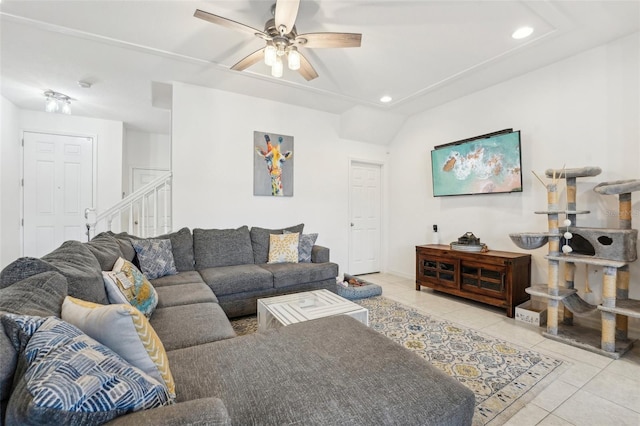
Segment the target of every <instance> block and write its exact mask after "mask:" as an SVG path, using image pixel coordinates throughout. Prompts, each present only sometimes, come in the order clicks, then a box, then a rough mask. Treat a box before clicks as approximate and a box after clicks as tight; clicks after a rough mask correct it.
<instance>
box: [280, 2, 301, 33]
mask: <svg viewBox="0 0 640 426" xmlns="http://www.w3.org/2000/svg"><path fill="white" fill-rule="evenodd" d="M298 7H300V0H277V1H276V12H275V15H274V17H275V20H276V29H277V30H278V31H279V32H280V34H281V35H284V34H289V33H290V32H291V30H292V29H293V25H294V24H295V23H296V17H297V16H298ZM282 27H285V28H284V30H283V29H281V28H282Z"/></svg>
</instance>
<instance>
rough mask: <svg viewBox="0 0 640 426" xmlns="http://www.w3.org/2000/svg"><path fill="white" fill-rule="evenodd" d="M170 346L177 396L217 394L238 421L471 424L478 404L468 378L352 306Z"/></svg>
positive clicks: (232, 416)
mask: <svg viewBox="0 0 640 426" xmlns="http://www.w3.org/2000/svg"><path fill="white" fill-rule="evenodd" d="M168 355H169V362H170V363H171V365H172V368H173V372H174V374H175V375H176V377H180V381H181V383H182V384H183V386H182V387H181V389H180V390H179V392H178V398H177V400H178V401H188V400H192V399H198V398H202V397H205V396H214V397H217V398H220V399H222V400H223V401H224V402H225V405H226V407H227V411H228V412H229V416H230V417H231V418H232V419H233V423H234V424H239V425H253V424H263V425H285V424H286V425H293V424H304V425H328V424H330V425H385V424H397V425H419V424H420V425H470V424H471V419H472V417H473V412H474V405H475V404H474V403H475V400H474V395H473V392H471V391H470V390H469V389H467V388H466V387H465V386H464V385H462V384H461V383H459V382H458V381H457V380H455V379H453V378H451V377H449V376H448V375H446V374H445V373H443V372H442V371H440V370H438V369H437V368H436V367H434V366H432V365H431V364H429V363H428V362H426V361H425V360H424V359H422V358H420V357H419V356H418V355H416V354H414V353H412V352H411V351H409V350H407V349H406V348H404V347H402V346H401V345H398V344H397V343H396V342H394V341H392V340H391V339H389V338H387V337H385V336H383V335H382V334H380V333H378V332H377V331H375V330H372V329H370V328H368V327H366V326H365V325H363V324H361V323H360V322H358V321H357V320H355V319H353V318H351V317H348V316H346V315H338V316H335V317H329V318H322V319H318V320H315V321H306V322H303V323H299V324H293V325H290V326H287V327H282V328H280V329H277V330H274V331H271V332H267V333H255V334H251V335H248V336H243V337H241V338H238V339H229V340H224V341H221V342H217V343H215V344H208V345H201V346H195V347H191V348H186V349H181V350H177V351H172V352H170V353H169V354H168ZM201 365H207V366H209V368H206V369H202V368H200V367H199V366H201ZM372 372H374V374H372ZM274 386H278V392H274Z"/></svg>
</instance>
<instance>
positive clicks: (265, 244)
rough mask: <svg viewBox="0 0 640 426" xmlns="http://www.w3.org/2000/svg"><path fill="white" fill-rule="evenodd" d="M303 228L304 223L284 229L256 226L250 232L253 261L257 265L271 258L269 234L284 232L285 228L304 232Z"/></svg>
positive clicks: (290, 230)
mask: <svg viewBox="0 0 640 426" xmlns="http://www.w3.org/2000/svg"><path fill="white" fill-rule="evenodd" d="M303 229H304V223H301V224H299V225H295V226H290V227H288V228H284V229H265V228H260V227H257V226H254V227H253V228H251V232H250V233H249V234H250V237H251V246H252V249H253V262H254V263H255V264H256V265H261V264H263V263H267V261H268V260H269V235H271V234H282V233H283V232H284V231H285V230H286V231H289V232H298V233H300V234H302V230H303Z"/></svg>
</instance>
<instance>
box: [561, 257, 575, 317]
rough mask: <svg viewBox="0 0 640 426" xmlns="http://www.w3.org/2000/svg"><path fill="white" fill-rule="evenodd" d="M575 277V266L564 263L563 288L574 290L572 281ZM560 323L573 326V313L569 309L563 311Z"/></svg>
mask: <svg viewBox="0 0 640 426" xmlns="http://www.w3.org/2000/svg"><path fill="white" fill-rule="evenodd" d="M575 275H576V264H575V263H571V262H565V264H564V286H565V287H566V288H569V289H572V288H574V279H575ZM562 323H563V324H565V325H573V312H571V311H570V310H569V309H565V310H564V319H563V320H562Z"/></svg>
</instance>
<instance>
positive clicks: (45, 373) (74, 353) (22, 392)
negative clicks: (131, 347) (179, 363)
mask: <svg viewBox="0 0 640 426" xmlns="http://www.w3.org/2000/svg"><path fill="white" fill-rule="evenodd" d="M2 324H3V326H4V328H5V332H6V333H7V335H9V336H10V337H11V340H12V341H17V343H18V345H17V346H16V349H21V350H20V362H19V368H18V371H17V372H16V381H15V387H14V390H13V393H12V394H11V398H10V399H9V403H8V405H7V411H6V416H5V421H6V423H7V424H102V423H105V422H107V421H109V420H112V419H114V418H115V417H117V416H119V415H122V414H124V413H128V412H133V411H139V410H143V409H148V408H154V407H160V406H162V405H167V404H169V403H171V400H170V398H169V395H168V393H167V390H166V389H165V387H164V386H163V385H162V384H160V383H158V382H156V381H155V380H154V379H153V378H151V377H149V376H147V375H146V374H144V373H143V372H142V371H140V370H139V369H138V368H136V367H134V366H132V365H130V364H128V363H127V362H126V361H124V360H123V359H122V358H121V357H120V356H119V355H117V354H116V353H115V352H113V351H112V350H111V349H109V348H107V347H106V346H104V345H102V344H100V343H98V342H96V341H95V340H94V339H92V338H90V337H89V336H87V335H86V334H84V333H82V332H81V331H80V330H78V328H76V327H74V326H73V325H71V324H68V323H66V322H64V321H62V320H61V319H59V318H56V317H47V318H40V317H28V316H19V315H12V314H6V315H4V316H3V317H2Z"/></svg>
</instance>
